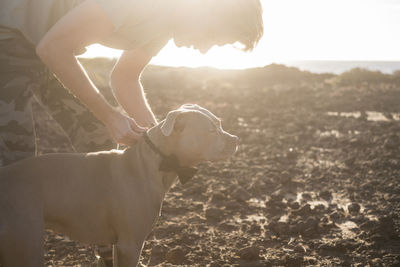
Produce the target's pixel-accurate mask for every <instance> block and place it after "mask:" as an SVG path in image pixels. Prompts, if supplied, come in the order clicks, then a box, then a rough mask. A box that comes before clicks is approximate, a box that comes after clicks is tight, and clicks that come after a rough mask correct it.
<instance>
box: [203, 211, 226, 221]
mask: <svg viewBox="0 0 400 267" xmlns="http://www.w3.org/2000/svg"><path fill="white" fill-rule="evenodd" d="M222 218H223V212H222V210H220V209H216V208H208V209H206V219H207V220H208V221H221V220H222Z"/></svg>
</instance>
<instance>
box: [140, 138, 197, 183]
mask: <svg viewBox="0 0 400 267" xmlns="http://www.w3.org/2000/svg"><path fill="white" fill-rule="evenodd" d="M143 138H144V141H145V142H146V144H147V145H148V146H149V147H150V148H151V150H153V151H154V152H155V153H156V154H158V155H160V157H161V159H162V160H161V163H160V167H159V168H158V169H159V170H160V171H165V172H175V173H176V174H177V175H178V178H179V181H180V182H181V183H182V184H185V183H187V182H188V181H189V180H190V179H192V178H193V176H194V175H195V174H196V173H197V169H196V168H193V167H185V166H181V165H180V164H179V161H178V158H177V156H176V155H174V154H172V155H168V156H167V155H165V154H164V153H163V152H161V150H160V149H158V148H157V147H156V145H155V144H154V143H153V142H152V141H151V140H150V137H149V135H148V134H147V132H146V133H144V134H143Z"/></svg>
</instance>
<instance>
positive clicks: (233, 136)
mask: <svg viewBox="0 0 400 267" xmlns="http://www.w3.org/2000/svg"><path fill="white" fill-rule="evenodd" d="M232 139H233V142H234V143H235V145H239V137H237V136H236V135H232Z"/></svg>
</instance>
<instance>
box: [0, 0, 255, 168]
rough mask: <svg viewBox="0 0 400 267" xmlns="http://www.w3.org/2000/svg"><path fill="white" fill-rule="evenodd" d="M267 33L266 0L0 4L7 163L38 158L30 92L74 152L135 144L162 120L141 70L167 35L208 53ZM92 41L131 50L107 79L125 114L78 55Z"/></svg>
mask: <svg viewBox="0 0 400 267" xmlns="http://www.w3.org/2000/svg"><path fill="white" fill-rule="evenodd" d="M262 34H263V23H262V9H261V5H260V2H259V0H218V1H214V0H75V1H74V0H58V1H53V0H36V1H31V0H2V1H1V3H0V87H1V89H0V165H1V163H2V164H3V165H6V164H10V163H12V162H15V161H17V160H20V159H23V158H26V157H29V156H33V155H35V136H34V124H33V121H32V115H31V105H30V103H31V100H32V97H33V96H35V98H36V99H37V100H38V101H39V102H40V103H41V104H42V106H44V107H46V109H47V111H48V113H49V114H50V115H51V116H52V117H53V118H54V119H55V120H56V121H57V122H58V123H59V124H60V125H61V127H62V128H63V130H64V131H65V133H66V134H67V135H68V136H69V138H70V140H71V143H72V145H73V147H74V149H75V150H76V151H77V152H88V151H97V150H106V149H111V148H113V147H114V146H115V143H119V144H124V145H132V144H133V143H134V142H135V141H136V140H137V139H138V138H140V136H141V134H142V133H143V131H145V129H146V128H148V127H149V126H151V125H153V124H155V123H157V121H156V118H155V116H154V114H153V112H152V111H151V108H150V107H149V105H148V104H147V101H146V98H145V95H144V92H143V89H142V86H141V83H140V75H141V73H142V71H143V69H144V68H145V67H146V65H147V64H148V63H149V61H150V60H151V58H152V57H153V56H155V55H156V54H157V53H158V51H159V50H160V49H161V48H162V47H163V46H164V45H165V44H166V43H167V42H168V40H169V39H171V38H173V39H174V41H175V44H176V45H177V46H187V47H194V48H195V49H198V50H200V51H201V52H202V53H205V52H207V51H208V50H209V49H210V48H211V47H212V46H213V45H224V44H232V43H235V42H239V43H241V44H242V45H243V46H244V50H251V49H253V48H254V46H255V45H256V44H257V42H258V41H259V40H260V38H261V36H262ZM93 43H101V44H103V45H106V46H108V47H112V48H116V49H121V50H124V52H123V54H122V55H121V57H120V58H119V60H118V61H117V63H116V65H115V66H114V68H113V71H112V73H111V75H110V84H111V87H112V89H113V93H114V96H115V98H116V100H117V101H118V103H119V105H120V106H121V107H122V108H123V110H124V112H121V111H120V110H119V109H116V108H114V107H113V106H111V105H110V104H109V102H108V101H107V100H106V99H105V98H104V97H103V95H102V94H100V93H99V91H98V90H97V88H96V87H95V85H94V84H93V83H92V82H91V80H90V79H89V77H88V76H87V74H86V72H85V70H84V69H83V68H82V66H81V65H80V64H79V62H78V60H77V59H76V55H79V54H81V53H82V52H84V50H85V47H86V46H88V45H90V44H93ZM55 77H57V79H55ZM65 88H67V89H68V90H66V89H65ZM110 137H111V138H110Z"/></svg>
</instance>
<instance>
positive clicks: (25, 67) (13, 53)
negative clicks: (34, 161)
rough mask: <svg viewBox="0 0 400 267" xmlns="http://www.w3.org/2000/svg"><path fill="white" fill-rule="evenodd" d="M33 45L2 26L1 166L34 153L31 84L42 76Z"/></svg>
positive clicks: (0, 58) (0, 53)
mask: <svg viewBox="0 0 400 267" xmlns="http://www.w3.org/2000/svg"><path fill="white" fill-rule="evenodd" d="M33 54H34V47H33V46H32V45H30V44H28V43H27V42H26V41H25V40H24V38H23V37H22V36H21V35H20V34H19V33H18V32H16V31H13V30H9V29H6V28H2V27H0V166H1V165H7V164H10V163H13V162H15V161H18V160H21V159H24V158H27V157H30V156H33V155H35V136H34V127H33V121H32V113H31V100H32V91H31V88H32V86H34V85H35V83H36V81H37V80H38V77H39V75H40V68H39V67H40V64H39V62H38V60H37V59H35V58H34V56H33Z"/></svg>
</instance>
